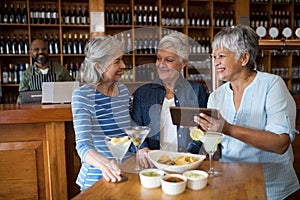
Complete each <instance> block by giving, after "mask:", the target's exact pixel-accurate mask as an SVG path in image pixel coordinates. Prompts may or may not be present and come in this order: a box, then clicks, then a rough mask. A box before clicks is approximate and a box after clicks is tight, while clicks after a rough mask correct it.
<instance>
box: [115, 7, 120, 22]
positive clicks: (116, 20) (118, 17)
mask: <svg viewBox="0 0 300 200" xmlns="http://www.w3.org/2000/svg"><path fill="white" fill-rule="evenodd" d="M114 24H115V25H118V24H120V12H119V7H118V6H116V10H115V23H114Z"/></svg>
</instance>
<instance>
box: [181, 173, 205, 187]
mask: <svg viewBox="0 0 300 200" xmlns="http://www.w3.org/2000/svg"><path fill="white" fill-rule="evenodd" d="M183 176H185V177H186V178H187V187H188V188H189V189H191V190H201V189H203V188H205V187H206V185H207V178H208V174H207V172H205V171H201V170H189V171H186V172H184V173H183Z"/></svg>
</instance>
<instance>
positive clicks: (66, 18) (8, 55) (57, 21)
mask: <svg viewBox="0 0 300 200" xmlns="http://www.w3.org/2000/svg"><path fill="white" fill-rule="evenodd" d="M0 6H1V8H0V12H1V15H0V25H1V26H0V27H1V28H0V30H1V32H0V39H1V41H0V71H1V73H0V77H1V86H2V98H1V103H15V102H16V100H17V96H18V87H19V80H20V77H21V76H22V71H23V70H24V69H25V68H27V67H28V66H30V65H32V60H31V58H30V54H29V45H30V43H31V42H32V41H33V40H34V39H36V38H39V39H42V40H45V41H46V43H47V45H48V48H49V56H50V57H51V60H53V61H54V62H57V63H60V64H62V65H64V66H66V67H68V69H69V71H70V74H72V75H73V74H78V67H76V66H77V65H78V64H77V63H82V61H83V59H84V54H83V47H84V45H85V42H86V41H87V40H88V38H89V33H90V29H89V0H80V1H75V2H74V1H70V0H51V1H43V2H41V1H38V0H20V1H1V2H0ZM64 35H67V38H66V42H67V46H64V44H65V43H64V42H65V40H64V38H63V36H64ZM70 46H71V47H70ZM67 47H70V49H71V51H70V52H63V50H64V49H65V48H67ZM72 65H74V67H71V66H72ZM74 78H76V77H74Z"/></svg>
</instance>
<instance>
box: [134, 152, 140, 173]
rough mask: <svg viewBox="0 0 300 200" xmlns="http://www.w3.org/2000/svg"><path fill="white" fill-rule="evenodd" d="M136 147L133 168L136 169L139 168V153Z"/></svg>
mask: <svg viewBox="0 0 300 200" xmlns="http://www.w3.org/2000/svg"><path fill="white" fill-rule="evenodd" d="M138 150H139V149H138V148H136V161H135V169H136V170H138V169H139V168H140V165H139V153H138Z"/></svg>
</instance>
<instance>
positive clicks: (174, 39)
mask: <svg viewBox="0 0 300 200" xmlns="http://www.w3.org/2000/svg"><path fill="white" fill-rule="evenodd" d="M158 49H161V50H167V51H170V52H172V53H175V54H176V55H178V56H179V57H181V58H183V59H184V60H189V40H188V37H187V36H186V35H184V34H183V33H181V32H177V31H176V32H173V33H171V34H169V35H166V36H164V37H163V38H162V39H161V40H160V42H159V44H158Z"/></svg>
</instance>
